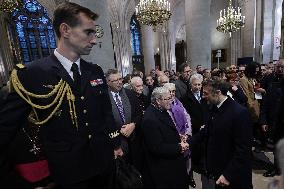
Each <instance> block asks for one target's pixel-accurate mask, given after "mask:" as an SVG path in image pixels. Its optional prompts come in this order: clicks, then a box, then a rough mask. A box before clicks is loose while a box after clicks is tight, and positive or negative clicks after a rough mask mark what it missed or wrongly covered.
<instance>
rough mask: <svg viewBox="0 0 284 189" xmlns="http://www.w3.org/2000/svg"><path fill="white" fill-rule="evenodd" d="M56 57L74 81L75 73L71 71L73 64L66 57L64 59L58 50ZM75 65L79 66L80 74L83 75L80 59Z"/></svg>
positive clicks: (55, 53) (55, 52)
mask: <svg viewBox="0 0 284 189" xmlns="http://www.w3.org/2000/svg"><path fill="white" fill-rule="evenodd" d="M54 55H55V56H56V58H57V59H58V60H59V62H60V63H61V64H62V66H63V67H64V68H65V70H66V71H67V72H68V74H69V75H70V77H71V78H72V79H73V72H72V71H71V66H72V64H73V62H72V61H70V60H69V59H67V58H66V57H64V56H63V55H62V54H60V53H59V52H58V51H57V50H56V49H55V50H54ZM74 63H75V64H77V65H78V68H79V73H80V74H81V69H80V58H78V60H76V61H75V62H74Z"/></svg>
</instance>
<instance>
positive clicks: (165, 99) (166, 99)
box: [162, 97, 172, 101]
mask: <svg viewBox="0 0 284 189" xmlns="http://www.w3.org/2000/svg"><path fill="white" fill-rule="evenodd" d="M162 100H164V101H169V100H172V98H171V97H169V98H162Z"/></svg>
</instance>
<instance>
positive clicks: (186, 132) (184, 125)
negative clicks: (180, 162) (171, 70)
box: [164, 83, 196, 188]
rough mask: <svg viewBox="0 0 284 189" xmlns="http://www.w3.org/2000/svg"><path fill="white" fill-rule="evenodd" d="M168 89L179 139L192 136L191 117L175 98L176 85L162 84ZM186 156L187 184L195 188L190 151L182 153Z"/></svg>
mask: <svg viewBox="0 0 284 189" xmlns="http://www.w3.org/2000/svg"><path fill="white" fill-rule="evenodd" d="M164 87H165V88H166V89H168V90H169V91H170V94H171V98H172V103H171V108H170V109H169V110H168V113H169V114H170V116H171V118H172V119H173V121H174V123H175V126H176V129H177V131H178V133H179V135H180V137H181V140H183V141H186V140H187V139H188V137H190V136H192V128H191V119H190V116H189V114H188V113H187V111H186V109H185V108H184V107H183V105H182V103H181V102H180V101H179V100H178V99H177V98H176V86H175V84H174V83H166V84H165V85H164ZM184 157H185V158H186V160H187V161H186V168H187V173H188V176H189V184H190V185H191V186H192V187H193V188H195V187H196V184H195V181H194V179H193V172H192V171H191V158H190V151H189V150H187V151H185V153H184Z"/></svg>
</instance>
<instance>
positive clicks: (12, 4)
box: [0, 0, 23, 13]
mask: <svg viewBox="0 0 284 189" xmlns="http://www.w3.org/2000/svg"><path fill="white" fill-rule="evenodd" d="M22 5H23V2H22V1H21V0H2V1H1V0H0V12H7V13H11V12H13V11H14V10H15V9H17V8H18V7H20V6H22Z"/></svg>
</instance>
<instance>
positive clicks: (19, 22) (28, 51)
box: [9, 0, 56, 63]
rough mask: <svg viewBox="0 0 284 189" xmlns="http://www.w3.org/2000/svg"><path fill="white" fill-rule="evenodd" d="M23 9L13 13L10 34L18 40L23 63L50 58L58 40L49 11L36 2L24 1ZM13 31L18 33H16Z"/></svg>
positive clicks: (32, 0)
mask: <svg viewBox="0 0 284 189" xmlns="http://www.w3.org/2000/svg"><path fill="white" fill-rule="evenodd" d="M23 3H24V5H23V7H22V8H20V9H17V10H15V11H14V12H13V13H12V19H13V20H12V21H13V24H10V28H9V32H12V36H16V37H13V38H14V39H16V41H15V43H16V44H17V45H18V46H19V50H20V52H21V59H22V62H23V63H27V62H31V61H33V60H35V59H39V58H42V57H46V56H48V55H49V54H50V53H52V52H53V50H54V49H55V48H56V39H55V34H54V31H53V27H52V23H51V20H50V18H49V17H48V14H47V11H46V10H45V9H44V8H43V7H42V6H41V5H40V4H39V3H38V2H37V1H36V0H23ZM13 31H16V33H14V32H13Z"/></svg>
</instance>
